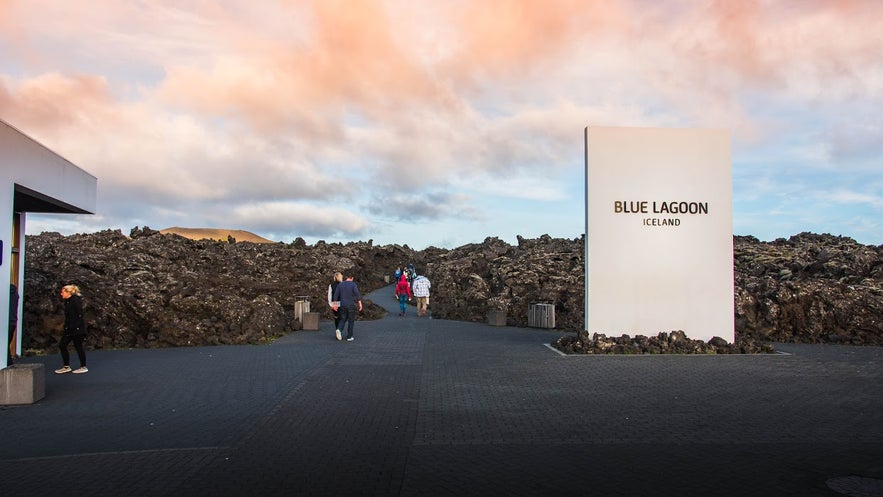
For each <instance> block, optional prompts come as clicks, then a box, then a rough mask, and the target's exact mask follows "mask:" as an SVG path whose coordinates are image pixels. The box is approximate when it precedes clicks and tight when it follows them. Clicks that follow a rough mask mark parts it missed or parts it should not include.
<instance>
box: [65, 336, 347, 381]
mask: <svg viewBox="0 0 883 497" xmlns="http://www.w3.org/2000/svg"><path fill="white" fill-rule="evenodd" d="M334 336H336V337H337V340H338V341H340V339H341V338H342V337H341V336H340V330H334ZM56 373H57V371H56Z"/></svg>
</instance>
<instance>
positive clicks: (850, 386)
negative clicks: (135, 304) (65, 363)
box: [0, 287, 883, 497]
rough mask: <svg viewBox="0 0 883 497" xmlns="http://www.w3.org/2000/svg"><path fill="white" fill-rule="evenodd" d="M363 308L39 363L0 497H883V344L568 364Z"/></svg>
mask: <svg viewBox="0 0 883 497" xmlns="http://www.w3.org/2000/svg"><path fill="white" fill-rule="evenodd" d="M371 297H372V298H373V299H374V300H375V302H378V303H381V304H383V305H385V306H388V307H389V308H390V309H393V313H392V314H391V315H390V316H389V317H387V318H386V319H384V320H381V321H375V322H364V321H362V322H358V323H357V326H356V332H355V335H356V340H355V341H354V342H352V343H346V342H337V341H336V340H334V338H333V329H332V325H331V323H329V322H323V323H321V331H318V332H296V333H292V334H289V335H288V336H286V337H285V338H283V339H281V340H279V341H277V342H275V343H273V344H271V345H263V346H235V347H234V346H227V347H195V348H186V349H163V350H114V351H96V352H92V353H90V355H89V366H90V369H91V371H90V372H89V373H88V374H85V375H78V376H75V375H72V374H66V375H62V376H59V375H55V374H52V373H51V370H53V369H55V367H56V366H57V365H58V358H57V356H52V357H45V358H28V359H27V361H30V362H43V363H44V364H46V368H47V380H46V398H44V399H43V400H41V401H40V402H38V403H37V404H34V405H31V406H19V407H8V408H2V409H0V429H2V435H0V439H2V444H0V482H2V483H0V484H2V486H3V489H2V490H0V493H2V495H4V496H6V495H9V496H59V497H60V496H65V497H71V496H89V497H99V496H176V495H195V496H240V495H241V496H246V495H261V496H276V495H279V496H281V495H285V496H292V495H328V496H345V495H401V496H418V495H451V496H461V495H482V496H485V495H506V496H512V495H602V496H603V495H629V496H631V495H678V496H685V495H703V496H705V495H708V496H718V495H738V496H752V495H758V496H769V495H778V496H792V495H799V496H815V495H819V496H824V495H829V496H837V495H844V494H843V493H837V492H835V491H833V490H831V488H832V486H833V487H834V488H837V489H839V490H841V492H845V491H850V489H852V490H851V492H852V493H851V495H875V494H876V495H880V493H881V486H880V485H879V483H880V481H881V479H883V378H881V373H883V348H879V347H844V346H809V345H781V346H779V347H778V348H779V349H780V350H782V351H787V352H790V353H791V355H776V356H769V355H767V356H713V357H696V356H647V357H623V356H604V357H601V356H598V357H596V356H585V357H563V356H561V355H559V354H558V353H556V352H555V351H553V350H550V349H549V348H547V347H546V346H545V345H544V344H547V343H549V342H550V341H551V340H552V339H554V338H557V337H558V336H559V335H560V334H559V332H556V331H550V330H539V329H523V328H511V327H507V328H495V327H490V326H485V325H480V324H471V323H462V322H454V321H444V320H429V319H426V318H420V319H418V318H416V317H415V316H414V315H413V310H412V311H411V312H412V314H411V315H409V316H407V317H405V318H400V317H398V316H396V313H395V308H396V307H395V306H396V304H395V302H394V300H393V298H392V287H387V288H385V289H382V290H380V291H378V292H375V293H374V294H372V295H371ZM75 362H76V361H75ZM838 477H844V479H841V480H832V479H834V478H838ZM826 482H831V483H830V484H829V483H826ZM862 489H864V490H863V491H864V492H865V493H864V494H860V493H857V492H858V491H859V490H862Z"/></svg>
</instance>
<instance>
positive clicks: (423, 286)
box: [411, 275, 432, 317]
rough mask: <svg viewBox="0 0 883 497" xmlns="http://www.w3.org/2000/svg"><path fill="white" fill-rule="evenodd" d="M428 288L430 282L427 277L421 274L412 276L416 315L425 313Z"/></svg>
mask: <svg viewBox="0 0 883 497" xmlns="http://www.w3.org/2000/svg"><path fill="white" fill-rule="evenodd" d="M430 288H432V283H430V281H429V278H427V277H426V276H423V275H420V276H417V277H416V278H414V283H412V284H411V289H412V291H413V292H414V297H416V298H417V317H420V316H425V315H426V309H427V307H429V289H430Z"/></svg>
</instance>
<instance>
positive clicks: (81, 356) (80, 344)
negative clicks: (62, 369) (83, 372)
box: [74, 337, 86, 368]
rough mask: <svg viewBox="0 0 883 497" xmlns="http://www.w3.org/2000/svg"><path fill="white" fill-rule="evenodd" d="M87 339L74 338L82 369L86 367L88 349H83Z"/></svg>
mask: <svg viewBox="0 0 883 497" xmlns="http://www.w3.org/2000/svg"><path fill="white" fill-rule="evenodd" d="M85 339H86V337H75V338H74V348H75V349H77V357H78V358H79V359H80V367H81V368H85V367H86V349H84V348H83V340H85Z"/></svg>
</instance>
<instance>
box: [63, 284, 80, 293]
mask: <svg viewBox="0 0 883 497" xmlns="http://www.w3.org/2000/svg"><path fill="white" fill-rule="evenodd" d="M61 289H62V290H64V291H66V292H67V293H69V294H71V295H79V294H80V287H78V286H77V285H64V286H63V287H61Z"/></svg>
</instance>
